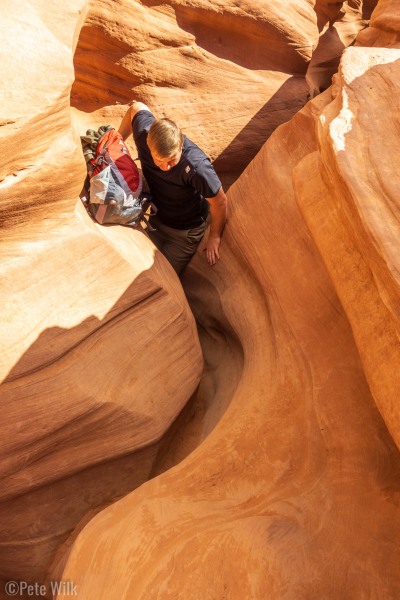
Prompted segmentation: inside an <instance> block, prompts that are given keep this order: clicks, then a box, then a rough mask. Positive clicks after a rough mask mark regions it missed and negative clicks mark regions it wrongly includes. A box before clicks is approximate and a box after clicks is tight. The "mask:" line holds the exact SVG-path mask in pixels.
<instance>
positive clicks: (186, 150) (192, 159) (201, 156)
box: [182, 136, 210, 173]
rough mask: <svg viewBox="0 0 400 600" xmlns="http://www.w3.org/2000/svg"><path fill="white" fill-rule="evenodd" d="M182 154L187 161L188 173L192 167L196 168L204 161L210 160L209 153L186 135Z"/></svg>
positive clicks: (186, 169) (186, 168)
mask: <svg viewBox="0 0 400 600" xmlns="http://www.w3.org/2000/svg"><path fill="white" fill-rule="evenodd" d="M182 156H183V159H184V161H185V171H186V173H188V172H189V170H190V169H194V170H196V169H197V168H198V167H199V166H200V165H201V164H202V163H203V162H204V161H209V162H210V159H209V157H208V156H207V154H206V153H205V152H203V150H202V149H201V148H199V146H197V144H195V143H194V142H192V140H190V139H189V138H188V137H186V136H184V141H183V152H182ZM188 167H189V168H188Z"/></svg>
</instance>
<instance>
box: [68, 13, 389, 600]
mask: <svg viewBox="0 0 400 600" xmlns="http://www.w3.org/2000/svg"><path fill="white" fill-rule="evenodd" d="M384 4H385V3H383V5H384ZM380 10H381V6H380V5H378V8H377V11H376V12H375V13H373V15H372V19H373V22H374V18H375V17H376V15H378V14H380ZM375 22H376V21H375ZM385 27H387V25H386V26H385ZM362 39H365V38H362ZM399 65H400V62H399V55H398V51H397V50H392V49H382V48H360V47H357V48H351V49H348V50H346V52H345V53H344V55H343V58H342V61H341V68H340V71H339V74H338V75H337V76H336V78H335V80H334V85H333V86H332V87H331V88H329V89H328V90H327V91H325V92H324V93H323V94H321V95H319V96H318V97H317V98H315V99H314V100H313V101H312V102H309V103H308V104H307V106H306V107H305V108H304V109H302V110H301V111H299V113H298V114H297V115H296V116H295V117H294V118H293V119H292V120H291V121H290V122H289V123H288V124H286V125H282V126H281V127H280V128H278V129H277V131H276V132H275V133H274V134H273V135H272V136H271V137H270V139H269V140H268V142H267V143H266V144H265V145H264V146H263V148H262V149H261V151H260V152H259V153H258V155H257V156H256V158H255V159H254V160H253V161H252V162H251V164H250V165H249V167H248V168H247V169H246V170H245V171H244V173H243V174H242V175H241V177H240V178H239V179H238V181H237V182H236V183H235V184H234V185H233V186H232V187H231V188H230V191H229V200H230V218H229V223H228V225H227V228H226V231H225V233H224V238H223V246H222V249H221V252H222V259H221V261H220V262H219V263H218V265H217V266H216V267H215V268H214V269H213V270H212V271H211V272H210V270H208V269H207V266H206V265H205V264H204V261H203V260H202V256H201V252H199V255H198V256H197V257H196V259H195V260H194V261H193V262H192V264H191V267H190V269H188V271H187V272H186V274H185V278H184V287H185V290H186V293H187V295H188V297H189V298H190V300H191V303H192V306H193V307H194V310H195V312H196V318H197V320H198V322H199V323H200V324H203V325H204V326H207V325H206V324H208V326H209V325H210V323H211V322H212V324H213V329H214V332H215V333H214V337H215V338H216V339H218V338H220V337H222V336H223V335H224V332H225V331H228V332H231V331H234V332H235V335H236V336H237V339H238V340H239V341H240V344H241V347H242V352H243V365H242V371H241V373H240V379H239V380H238V381H237V382H236V385H235V389H234V390H233V397H232V400H231V403H230V405H229V408H228V409H227V410H226V412H225V414H224V416H223V418H222V419H221V421H220V422H219V423H218V424H217V426H216V427H215V428H214V429H213V431H212V432H211V433H210V435H209V436H208V437H207V438H206V439H205V441H203V442H202V444H201V445H200V446H199V447H197V449H195V450H194V451H193V452H192V453H191V454H190V455H189V456H187V457H186V458H185V459H184V460H183V462H181V463H179V464H178V465H176V466H175V467H174V468H172V469H170V470H169V471H168V472H166V473H164V474H162V475H161V476H159V477H157V478H156V479H154V480H152V481H149V482H147V483H146V484H145V485H143V486H142V487H141V488H140V489H139V490H136V491H135V492H134V493H132V494H130V495H127V496H126V497H125V498H124V499H122V500H121V501H119V502H117V503H115V504H114V505H113V506H112V507H110V508H108V509H107V510H105V511H103V512H102V513H100V514H99V515H97V516H96V517H95V518H94V519H93V520H92V521H91V522H90V523H89V525H88V526H87V527H86V528H85V529H84V531H83V532H82V533H81V535H80V536H79V537H78V540H77V542H76V544H75V546H74V548H73V550H72V552H71V554H70V556H69V559H68V562H67V566H66V569H65V571H64V575H63V577H64V578H65V579H66V580H67V579H73V580H74V581H75V583H77V585H78V587H79V590H80V593H81V595H83V597H84V598H90V597H93V595H95V596H96V597H100V598H102V597H103V598H108V599H109V598H111V599H112V598H116V599H117V598H121V597H123V598H138V599H139V598H143V599H144V598H146V600H147V599H149V598H159V597H162V598H176V597H182V598H188V597H204V598H212V597H217V598H255V599H258V598H260V599H261V598H269V599H270V600H273V599H275V598H276V599H277V600H278V599H279V600H280V599H282V598H287V599H293V600H298V599H299V598H307V599H311V598H312V599H314V598H315V599H320V598H329V599H335V600H336V599H337V600H343V599H346V600H347V599H348V600H350V599H351V600H353V599H355V598H370V599H373V600H381V599H382V598H385V600H386V599H391V600H395V599H396V598H398V596H399V594H400V578H399V574H398V562H399V544H398V541H399V535H400V512H399V503H398V498H399V487H398V481H399V472H400V471H399V469H400V460H399V458H400V457H399V452H398V444H399V441H400V439H399V412H398V406H397V404H398V402H397V398H398V390H399V382H398V368H397V365H398V362H399V356H398V353H399V315H398V310H397V307H398V298H399V286H398V272H399V268H398V264H397V263H398V252H397V251H396V249H397V245H398V244H397V241H398V239H399V225H398V218H397V215H398V203H399V194H398V189H399V180H398V179H399V177H398V169H397V164H396V156H397V154H396V148H397V147H398V145H399V131H400V129H399V126H398V125H399V123H398V115H399V111H398V97H399V91H398V89H397V87H398V83H397V82H398V81H399V68H400V66H399ZM254 181H260V182H261V181H262V182H263V185H260V186H258V187H257V192H256V193H254V191H253V193H252V196H251V202H249V190H251V189H254V188H253V187H252V186H253V182H254ZM203 295H204V296H203ZM202 296H203V297H205V298H206V300H210V302H206V303H205V304H203V305H202V303H201V300H199V299H201V298H202ZM210 306H211V309H210ZM210 310H211V311H215V312H212V314H213V315H214V320H213V319H211V318H210ZM221 315H222V316H221ZM226 339H227V340H229V336H227V338H226ZM231 345H233V343H232V342H231ZM218 383H219V382H217V389H216V392H217V393H218ZM220 385H223V383H222V382H221V383H220ZM188 430H189V427H188ZM396 442H397V445H396ZM121 531H124V532H125V535H124V537H123V539H121ZM106 545H107V551H105V550H104V548H105V546H106ZM105 574H107V575H105ZM59 598H60V599H61V598H65V596H62V595H61V596H60V597H59Z"/></svg>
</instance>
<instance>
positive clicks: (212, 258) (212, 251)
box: [204, 233, 221, 267]
mask: <svg viewBox="0 0 400 600" xmlns="http://www.w3.org/2000/svg"><path fill="white" fill-rule="evenodd" d="M220 243H221V237H220V236H216V235H213V234H212V233H210V235H209V236H208V240H207V243H206V247H205V248H204V250H205V251H206V253H207V260H208V263H209V265H210V266H211V267H212V266H213V265H215V263H216V262H217V260H218V259H219V245H220Z"/></svg>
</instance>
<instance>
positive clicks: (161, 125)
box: [147, 119, 183, 171]
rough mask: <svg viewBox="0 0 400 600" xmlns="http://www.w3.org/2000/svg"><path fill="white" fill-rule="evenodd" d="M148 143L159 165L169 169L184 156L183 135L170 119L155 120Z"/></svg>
mask: <svg viewBox="0 0 400 600" xmlns="http://www.w3.org/2000/svg"><path fill="white" fill-rule="evenodd" d="M147 145H148V147H149V149H150V152H151V156H152V157H153V160H154V162H155V164H156V165H157V167H159V168H160V169H161V170H162V171H169V170H170V169H172V167H174V166H175V165H177V164H178V162H179V161H180V159H181V156H182V146H183V135H182V132H181V130H180V129H179V127H178V125H177V124H176V123H174V122H173V121H170V119H159V120H158V121H154V122H153V123H152V125H151V127H150V129H149V133H148V136H147Z"/></svg>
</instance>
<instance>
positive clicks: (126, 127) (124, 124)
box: [118, 100, 151, 140]
mask: <svg viewBox="0 0 400 600" xmlns="http://www.w3.org/2000/svg"><path fill="white" fill-rule="evenodd" d="M139 110H148V111H150V112H151V110H150V109H149V107H148V106H146V104H143V102H136V100H134V101H133V102H132V104H131V105H130V106H129V108H128V110H127V111H126V113H125V114H124V117H123V119H122V121H121V124H120V126H119V127H118V131H119V133H120V134H121V135H122V137H123V139H124V140H126V138H128V137H129V136H130V135H131V133H132V120H133V117H134V116H135V115H136V113H137V112H139Z"/></svg>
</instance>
